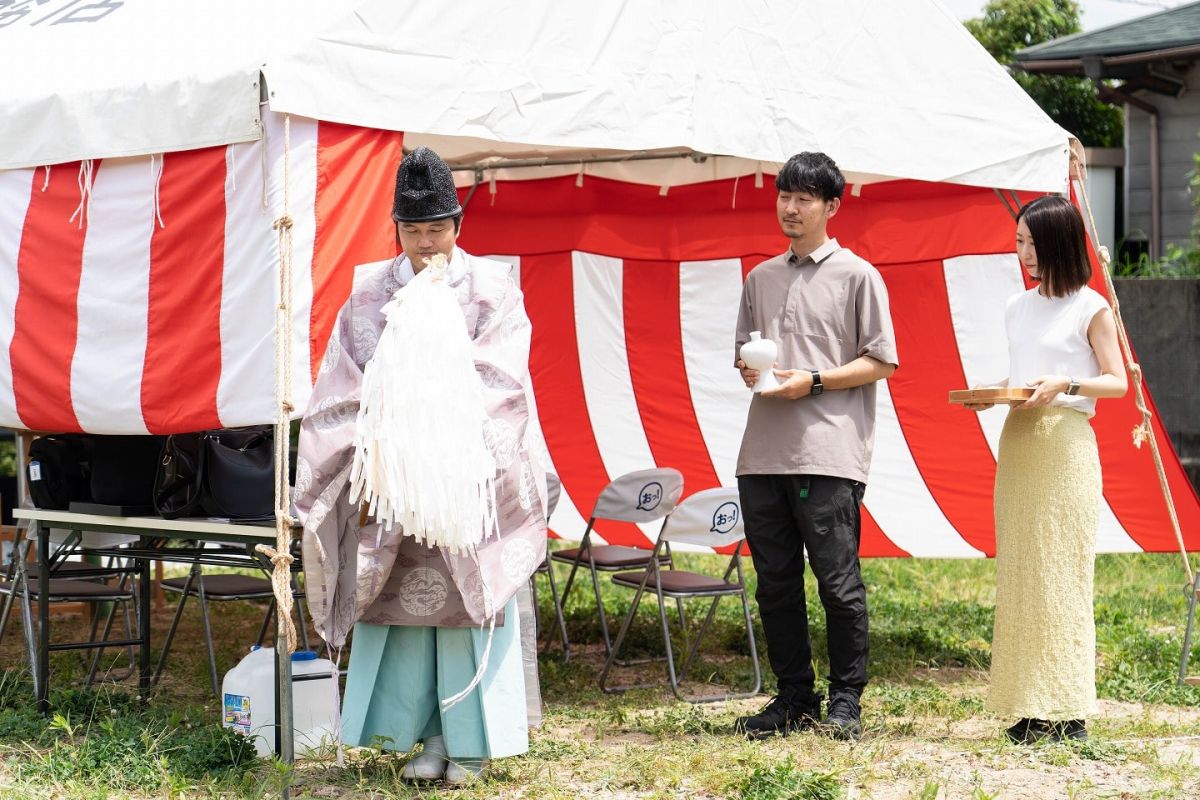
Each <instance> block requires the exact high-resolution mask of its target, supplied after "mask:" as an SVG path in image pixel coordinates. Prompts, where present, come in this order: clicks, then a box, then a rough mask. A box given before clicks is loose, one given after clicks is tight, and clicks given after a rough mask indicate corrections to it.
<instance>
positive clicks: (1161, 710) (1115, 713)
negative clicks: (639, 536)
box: [0, 555, 1200, 800]
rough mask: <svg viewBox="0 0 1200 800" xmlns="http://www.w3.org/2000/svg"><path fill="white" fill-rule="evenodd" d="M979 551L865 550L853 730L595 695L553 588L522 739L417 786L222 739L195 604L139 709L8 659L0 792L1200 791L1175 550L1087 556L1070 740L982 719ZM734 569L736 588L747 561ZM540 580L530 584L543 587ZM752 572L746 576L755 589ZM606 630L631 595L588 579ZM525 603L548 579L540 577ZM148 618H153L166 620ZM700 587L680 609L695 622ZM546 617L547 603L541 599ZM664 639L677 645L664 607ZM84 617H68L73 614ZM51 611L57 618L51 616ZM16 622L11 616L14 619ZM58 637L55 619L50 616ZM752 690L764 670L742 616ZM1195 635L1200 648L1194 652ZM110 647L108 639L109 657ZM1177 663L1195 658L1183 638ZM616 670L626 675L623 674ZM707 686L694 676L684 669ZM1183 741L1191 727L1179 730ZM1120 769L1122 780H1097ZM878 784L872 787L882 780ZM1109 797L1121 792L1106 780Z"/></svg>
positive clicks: (580, 619) (222, 628) (656, 671)
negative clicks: (1086, 610)
mask: <svg viewBox="0 0 1200 800" xmlns="http://www.w3.org/2000/svg"><path fill="white" fill-rule="evenodd" d="M679 560H680V562H681V566H683V567H685V568H702V569H706V570H712V569H717V568H719V565H718V561H717V559H715V558H712V557H704V556H696V555H683V556H680V559H679ZM993 569H994V565H993V564H992V563H991V562H989V561H984V560H974V561H934V560H909V559H894V560H891V559H888V560H884V559H880V560H872V561H868V562H865V564H864V568H863V572H864V579H865V581H866V583H867V585H868V590H869V600H868V602H869V607H870V613H871V662H870V669H871V675H872V683H871V685H870V686H869V688H868V691H867V693H866V695H865V696H864V698H863V713H864V722H865V725H866V735H865V737H864V739H863V741H862V742H860V743H859V744H857V745H853V746H850V745H846V744H844V743H839V742H832V741H829V740H825V739H820V738H818V737H815V736H812V735H804V736H793V737H789V738H788V739H786V740H776V741H773V742H746V741H743V740H741V739H737V738H735V737H733V736H731V735H730V734H729V730H730V728H731V726H732V724H733V720H734V718H735V717H736V716H737V715H738V714H744V713H748V712H752V711H753V710H755V709H756V708H757V707H758V706H759V705H761V704H762V702H764V699H756V700H749V701H742V702H737V703H717V704H709V705H699V706H696V705H690V704H685V703H680V702H676V701H675V700H674V699H673V698H672V697H671V695H670V693H669V692H666V691H661V690H656V689H641V690H635V691H631V692H628V693H626V694H624V695H615V696H614V695H605V694H603V693H602V692H600V690H599V688H598V687H597V677H598V673H599V669H600V667H601V666H602V661H603V659H602V657H601V652H602V650H601V646H600V642H599V635H598V631H597V628H596V623H595V619H594V602H593V601H592V599H591V591H590V588H591V587H590V586H587V585H585V586H581V587H578V589H586V590H587V591H579V590H578V589H577V590H576V591H575V592H574V593H573V596H572V598H571V600H570V602H569V604H568V606H567V609H566V612H567V621H568V626H569V630H570V633H571V637H572V642H573V645H574V646H575V648H574V649H575V652H576V656H575V658H573V660H572V661H571V662H570V663H568V664H563V663H562V661H561V659H560V657H559V655H558V649H557V647H556V646H552V647H551V648H550V650H549V652H548V653H546V654H543V656H542V657H541V659H540V666H541V682H542V687H543V694H544V699H545V703H546V714H545V724H544V726H543V727H542V728H540V729H538V730H535V731H533V732H532V735H531V747H530V752H529V753H528V754H527V755H526V756H524V757H522V758H515V759H506V760H504V761H501V762H498V763H497V764H496V765H495V766H494V769H493V771H492V773H491V776H490V777H489V778H488V780H487V781H486V782H485V783H483V784H482V785H480V786H477V787H474V788H470V789H463V790H455V791H449V790H439V789H437V788H436V787H433V788H429V787H426V788H420V789H414V788H413V787H409V786H407V785H405V784H403V783H402V782H401V781H400V780H399V772H400V770H401V768H402V767H403V764H404V761H405V758H406V756H405V755H404V754H399V755H397V754H393V753H390V752H388V751H387V750H386V749H385V748H381V747H376V748H362V749H357V750H353V751H350V752H349V753H348V754H347V758H346V761H345V763H344V765H343V766H338V765H337V764H336V763H335V762H334V760H333V757H332V755H329V756H328V757H326V758H321V759H315V760H307V761H304V762H301V763H300V764H298V765H297V767H296V768H295V769H294V770H292V769H289V768H287V767H285V766H283V765H279V764H276V763H274V762H271V761H264V760H260V759H254V758H253V757H252V748H250V746H249V744H248V743H246V742H245V741H244V740H243V739H242V738H241V737H239V736H237V735H235V734H232V733H229V732H227V731H225V730H223V729H222V728H221V727H220V726H219V723H218V710H217V707H216V703H215V701H214V700H213V699H212V698H211V696H210V695H209V694H208V691H207V666H206V664H205V661H204V657H203V648H202V646H197V644H196V643H197V642H199V641H201V640H200V638H199V623H198V620H197V619H196V617H197V615H196V613H195V609H189V610H188V611H187V612H185V618H184V627H183V628H182V630H181V633H180V637H181V638H180V639H179V640H178V642H177V645H176V649H175V651H174V652H173V654H172V658H171V661H170V663H169V666H168V673H167V678H166V679H165V681H164V685H163V687H162V689H161V690H160V691H159V692H158V693H157V694H156V695H155V696H154V697H153V698H152V701H151V702H150V703H149V705H143V704H142V703H139V702H138V700H137V698H136V696H135V694H134V692H133V690H132V689H130V688H127V687H123V686H117V687H110V688H104V689H99V690H95V691H84V690H81V689H77V688H71V685H72V681H77V679H78V678H80V677H81V676H82V674H83V667H82V662H81V660H80V659H79V657H78V656H77V655H73V654H56V655H55V656H54V661H53V665H54V669H55V686H56V687H57V688H56V691H55V693H54V695H53V698H52V705H53V714H52V717H51V719H49V720H47V719H44V718H42V717H40V716H39V715H37V714H36V713H35V712H34V710H33V708H32V703H31V702H30V695H31V691H30V687H29V684H28V679H27V675H25V674H24V670H23V669H21V668H20V667H13V668H11V669H9V670H8V671H6V672H3V673H0V800H4V799H5V798H40V797H45V798H51V797H56V798H57V797H70V798H75V797H81V798H89V797H96V798H100V797H130V798H137V800H142V798H159V797H163V798H183V797H188V798H192V797H203V798H242V797H249V798H257V797H273V796H277V795H278V793H279V789H280V787H282V786H283V785H284V784H285V783H292V784H293V785H294V791H293V795H292V796H293V797H314V798H315V797H325V798H339V800H349V798H373V799H375V798H380V799H382V798H398V797H437V796H448V797H449V796H453V797H469V798H475V797H479V798H483V797H494V796H503V797H514V798H515V797H522V798H560V797H561V798H574V797H580V796H583V797H604V796H610V795H619V796H627V797H664V798H665V797H682V796H689V797H691V796H695V797H733V798H753V799H754V800H774V799H775V798H822V799H824V798H842V797H850V796H855V797H870V796H887V797H921V798H946V797H979V798H982V797H1004V796H1006V793H1007V791H1008V789H1007V788H1006V787H1015V786H1017V785H1020V784H1019V782H1014V781H1018V777H1013V776H1024V777H1019V780H1027V779H1028V775H1027V774H1026V773H1027V772H1028V771H1029V770H1030V769H1032V770H1034V772H1035V773H1036V775H1037V776H1042V777H1041V778H1038V779H1044V780H1045V781H1046V786H1047V787H1049V788H1047V790H1046V791H1047V792H1048V793H1049V794H1047V796H1064V797H1066V796H1069V797H1079V798H1084V797H1089V798H1090V797H1115V796H1130V797H1143V796H1144V797H1163V798H1166V797H1178V796H1185V795H1187V794H1189V793H1191V794H1195V793H1196V792H1197V790H1198V789H1200V710H1197V708H1196V706H1197V705H1200V688H1197V687H1191V686H1188V687H1177V686H1176V685H1175V673H1176V670H1177V669H1178V657H1179V648H1180V646H1181V642H1182V635H1183V623H1184V614H1185V611H1186V606H1185V597H1184V594H1183V592H1182V591H1181V587H1182V584H1183V572H1182V568H1181V566H1180V564H1179V559H1178V556H1170V555H1133V556H1102V557H1100V558H1099V559H1097V564H1096V605H1095V609H1096V622H1097V664H1098V667H1097V678H1098V689H1099V693H1100V696H1101V698H1102V699H1103V700H1105V701H1108V702H1109V705H1107V706H1106V708H1107V709H1108V711H1107V713H1105V714H1104V715H1102V716H1101V717H1100V718H1099V719H1097V720H1095V721H1094V722H1093V724H1092V725H1091V726H1090V729H1091V731H1092V740H1091V741H1089V742H1088V743H1086V744H1083V745H1075V746H1069V747H1068V746H1064V745H1051V746H1039V747H1035V748H1021V747H1015V746H1013V745H1010V744H1008V743H1007V742H1006V741H1005V740H1003V739H1002V738H1001V736H1000V731H1001V730H1002V729H1003V726H1004V724H1006V722H1007V721H1004V720H997V719H994V718H991V717H990V716H988V715H987V713H986V711H985V709H984V705H983V697H984V694H985V691H986V670H987V666H988V663H989V660H990V649H989V639H990V633H991V625H992V603H993V597H994V580H993ZM747 577H748V579H749V580H750V582H751V584H752V585H753V580H754V576H753V571H752V570H748V572H747ZM543 588H544V584H543ZM752 588H753V586H752ZM602 590H603V592H604V598H605V605H606V608H608V609H609V611H610V619H611V620H612V626H613V629H614V631H615V629H616V628H617V626H618V625H619V623H620V620H621V618H622V616H623V615H624V614H625V613H626V612H627V610H628V608H629V602H630V599H631V597H632V592H625V591H618V590H617V589H616V588H615V587H613V586H611V585H610V584H609V583H608V582H607V580H602ZM806 593H807V598H808V603H809V609H810V612H811V629H812V636H813V640H814V641H813V645H814V652H815V654H816V662H817V663H816V665H815V666H816V670H817V674H818V675H820V676H823V675H824V674H825V672H826V671H827V664H826V663H825V652H824V650H825V621H824V615H823V614H822V613H821V611H820V603H819V600H818V599H817V594H816V586H815V582H814V581H812V580H811V575H810V576H809V580H808V581H807V582H806ZM542 597H543V599H546V598H548V593H547V592H543V593H542ZM172 610H173V609H172V608H171V607H169V606H168V607H167V608H165V609H163V610H161V611H160V612H158V613H157V614H156V616H155V626H156V636H157V637H158V639H159V641H160V642H161V637H162V632H163V631H162V630H160V629H165V627H166V625H167V624H168V623H169V618H170V612H171V611H172ZM704 610H705V608H704V606H703V605H702V604H697V605H696V606H695V607H689V608H688V616H689V618H691V619H692V620H693V621H696V620H698V619H699V618H700V617H701V616H702V615H703V612H704ZM542 612H543V621H546V620H549V619H550V617H549V609H548V606H547V605H546V604H545V603H543V608H542ZM261 614H262V607H261V606H258V605H254V604H249V603H233V604H225V605H223V606H221V611H220V613H219V614H217V615H215V616H214V625H215V629H216V630H215V633H216V636H217V637H218V640H219V642H220V646H219V654H218V659H219V664H220V668H221V670H222V672H223V671H224V670H227V669H228V668H229V667H231V666H232V665H233V664H234V663H236V661H237V659H238V658H239V657H240V656H241V655H242V653H243V652H244V651H245V649H246V648H247V647H248V645H249V644H250V643H251V640H252V639H253V636H254V634H255V633H256V630H257V625H258V623H259V621H260V620H261ZM670 617H671V621H672V625H674V626H675V627H676V641H675V646H676V648H677V649H676V652H677V653H678V652H681V649H682V644H683V642H682V638H681V637H680V636H679V634H678V630H677V628H678V626H677V624H676V612H675V611H674V609H673V608H672V609H671V611H670ZM76 625H77V627H79V628H81V627H82V626H81V625H80V624H78V623H77V624H76ZM67 627H69V626H68V625H64V626H63V628H64V629H66V628H67ZM16 631H17V633H18V634H19V626H17V628H16ZM64 635H65V634H64ZM659 635H660V634H659V628H658V617H657V611H656V609H655V607H654V600H653V598H652V597H651V598H647V599H646V600H644V601H643V605H642V608H641V610H640V613H639V617H638V619H637V620H636V622H635V627H634V629H633V636H632V639H631V641H630V650H629V651H627V654H629V655H636V654H641V655H653V654H658V653H661V652H663V648H662V643H661V641H660V639H659ZM757 635H758V640H759V643H760V653H759V655H760V659H761V668H762V671H763V678H764V682H765V684H766V686H765V689H766V691H768V692H769V691H771V689H772V688H773V678H772V677H771V673H770V669H769V667H768V666H767V662H766V657H765V652H764V651H763V648H762V631H761V629H759V630H758V631H757ZM1198 650H1200V648H1198ZM706 651H707V653H706V655H705V657H704V658H703V659H701V660H700V662H699V663H698V664H697V666H696V668H694V669H693V672H692V681H693V684H695V682H696V681H697V680H698V681H700V682H701V683H709V684H714V685H729V684H731V683H735V682H736V683H746V682H748V681H749V678H750V669H749V666H750V665H749V662H748V658H747V652H748V648H747V647H746V643H745V639H744V632H743V630H742V616H741V609H740V607H739V605H738V604H737V603H736V602H733V601H730V600H725V601H722V603H721V605H720V606H719V607H718V612H717V615H716V617H715V620H714V623H713V626H712V630H711V631H710V633H709V635H708V637H707V638H706ZM0 657H3V659H4V662H3V663H5V664H9V665H20V664H23V657H22V648H21V643H20V637H19V635H12V636H10V637H7V638H6V640H5V641H4V642H3V645H2V646H0ZM114 657H115V656H114ZM1196 658H1197V662H1196V668H1195V670H1194V671H1196V672H1200V652H1198V653H1197V655H1196ZM622 676H623V678H622ZM617 677H618V678H622V679H636V680H638V681H639V682H641V681H645V680H658V679H662V678H664V677H665V676H664V675H663V666H662V665H661V663H653V664H650V665H648V666H643V667H637V668H632V669H627V670H624V671H622V673H621V674H620V675H618V676H617ZM700 688H701V689H705V690H706V691H712V686H707V687H706V686H701V687H700ZM1188 737H1196V740H1197V741H1194V740H1192V739H1189V738H1188ZM1114 775H1119V776H1120V783H1121V785H1120V786H1117V785H1116V784H1114V781H1115V780H1116V778H1114V777H1113V776H1114ZM880 793H882V794H880ZM1122 793H1124V794H1122Z"/></svg>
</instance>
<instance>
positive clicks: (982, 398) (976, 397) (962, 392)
mask: <svg viewBox="0 0 1200 800" xmlns="http://www.w3.org/2000/svg"><path fill="white" fill-rule="evenodd" d="M1031 397H1033V389H1021V388H1016V389H1014V388H1008V387H1005V388H999V389H997V388H993V389H953V390H951V392H950V402H951V403H960V404H962V403H1010V404H1012V403H1024V402H1025V401H1026V400H1028V399H1029V398H1031Z"/></svg>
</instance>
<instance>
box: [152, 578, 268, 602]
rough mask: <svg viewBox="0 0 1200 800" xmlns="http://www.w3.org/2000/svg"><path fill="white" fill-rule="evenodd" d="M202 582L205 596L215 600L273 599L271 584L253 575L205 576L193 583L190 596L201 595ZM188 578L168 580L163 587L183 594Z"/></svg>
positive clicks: (189, 591)
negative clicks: (202, 582)
mask: <svg viewBox="0 0 1200 800" xmlns="http://www.w3.org/2000/svg"><path fill="white" fill-rule="evenodd" d="M200 580H203V581H204V594H205V595H206V596H207V597H211V598H213V599H225V598H235V597H236V598H240V597H271V595H272V594H273V592H272V590H271V582H270V581H269V580H267V579H266V578H256V577H254V576H253V575H204V576H202V578H197V579H196V580H194V581H192V587H191V589H189V590H188V594H189V595H191V596H192V597H196V596H198V595H199V594H200ZM185 584H187V578H186V577H183V578H167V579H166V580H164V581H163V582H162V587H163V588H164V589H166V590H167V591H168V592H176V593H178V592H182V591H183V587H184V585H185Z"/></svg>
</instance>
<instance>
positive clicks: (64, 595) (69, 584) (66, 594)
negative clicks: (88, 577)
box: [0, 578, 133, 602]
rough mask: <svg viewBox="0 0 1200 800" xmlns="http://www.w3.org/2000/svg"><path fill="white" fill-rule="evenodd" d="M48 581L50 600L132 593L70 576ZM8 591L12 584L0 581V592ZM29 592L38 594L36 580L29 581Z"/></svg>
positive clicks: (110, 597) (122, 596) (121, 596)
mask: <svg viewBox="0 0 1200 800" xmlns="http://www.w3.org/2000/svg"><path fill="white" fill-rule="evenodd" d="M49 583H50V600H51V602H54V601H57V600H79V601H90V600H97V601H99V600H126V599H129V598H131V597H133V593H132V592H131V591H130V590H128V589H123V590H122V589H118V588H116V587H115V586H108V585H106V584H103V583H92V582H91V581H81V580H72V579H70V578H51V579H50V581H49ZM9 591H12V584H11V583H9V582H8V581H0V592H4V593H7V592H9ZM29 594H30V595H31V596H32V597H34V598H36V597H37V596H38V584H37V581H35V580H31V581H29Z"/></svg>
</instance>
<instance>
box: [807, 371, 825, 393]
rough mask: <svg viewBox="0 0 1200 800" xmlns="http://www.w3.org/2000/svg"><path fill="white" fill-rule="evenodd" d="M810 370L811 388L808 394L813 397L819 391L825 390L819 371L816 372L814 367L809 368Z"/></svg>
mask: <svg viewBox="0 0 1200 800" xmlns="http://www.w3.org/2000/svg"><path fill="white" fill-rule="evenodd" d="M810 372H812V379H813V382H812V389H811V390H810V391H809V394H810V395H812V396H813V397H816V396H817V395H819V394H820V393H821V392H823V391H825V384H823V383H821V373H819V372H817V371H816V370H815V369H814V370H810Z"/></svg>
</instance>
